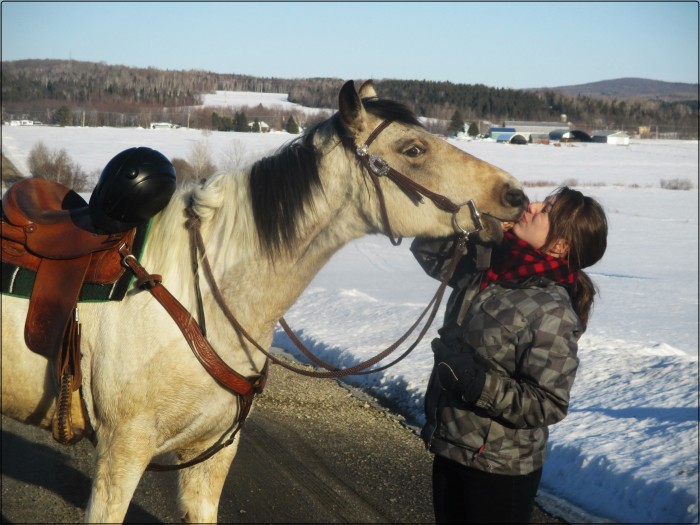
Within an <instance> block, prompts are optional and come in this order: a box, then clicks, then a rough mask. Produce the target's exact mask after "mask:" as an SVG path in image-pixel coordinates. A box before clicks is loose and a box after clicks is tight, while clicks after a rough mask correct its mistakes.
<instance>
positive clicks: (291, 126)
mask: <svg viewBox="0 0 700 525" xmlns="http://www.w3.org/2000/svg"><path fill="white" fill-rule="evenodd" d="M284 130H285V131H286V132H287V133H292V134H294V135H297V134H298V133H299V124H297V121H296V119H295V118H294V116H293V115H289V118H288V119H287V123H286V124H285V125H284Z"/></svg>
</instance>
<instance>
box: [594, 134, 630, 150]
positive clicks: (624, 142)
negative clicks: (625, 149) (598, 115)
mask: <svg viewBox="0 0 700 525" xmlns="http://www.w3.org/2000/svg"><path fill="white" fill-rule="evenodd" d="M592 140H593V142H600V143H603V144H617V145H620V146H628V145H629V143H630V137H629V135H628V134H627V133H625V132H624V131H594V132H593V139H592Z"/></svg>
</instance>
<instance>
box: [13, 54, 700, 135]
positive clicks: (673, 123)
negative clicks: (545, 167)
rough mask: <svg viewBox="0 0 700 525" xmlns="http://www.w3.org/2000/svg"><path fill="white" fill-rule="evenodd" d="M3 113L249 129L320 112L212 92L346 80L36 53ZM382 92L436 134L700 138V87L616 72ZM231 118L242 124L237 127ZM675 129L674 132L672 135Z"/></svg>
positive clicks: (307, 88) (320, 101)
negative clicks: (525, 126) (533, 124)
mask: <svg viewBox="0 0 700 525" xmlns="http://www.w3.org/2000/svg"><path fill="white" fill-rule="evenodd" d="M0 66H1V69H2V120H3V121H12V120H33V121H40V122H44V123H46V124H49V123H51V124H58V125H73V126H115V127H123V126H126V127H132V126H141V127H148V126H150V124H151V123H152V122H169V123H171V124H175V125H178V126H187V127H193V128H198V129H216V130H219V131H229V130H231V129H247V128H248V123H249V122H250V121H252V120H253V119H258V120H264V121H265V122H267V123H268V124H269V125H271V126H272V127H273V128H274V129H283V128H284V126H285V123H286V122H287V121H288V120H289V118H290V117H292V116H293V117H294V119H295V120H296V121H297V122H300V123H301V124H302V125H303V126H310V125H312V124H313V123H314V121H313V119H314V118H315V117H313V116H308V115H305V114H301V113H299V112H298V111H297V113H298V114H294V111H295V110H293V109H290V110H289V111H282V112H279V111H277V110H276V109H274V108H272V109H270V108H265V107H263V106H262V104H259V105H257V106H255V107H247V106H245V107H237V108H226V107H204V106H202V97H203V95H205V94H208V93H213V92H214V91H217V90H220V91H252V92H257V93H286V94H288V101H289V102H292V103H295V104H298V105H301V106H304V107H307V108H335V107H337V100H338V91H339V90H340V87H341V86H342V85H343V82H344V79H337V78H295V79H284V78H260V77H252V76H249V75H240V74H235V73H230V74H220V73H213V72H208V71H201V70H188V71H171V70H161V69H156V68H152V67H149V68H133V67H126V66H122V65H108V64H105V63H102V62H99V63H98V62H81V61H74V60H54V59H32V60H17V61H4V62H2V63H1V64H0ZM375 84H376V85H377V92H378V93H380V94H381V96H382V97H386V98H389V99H393V100H397V101H402V102H404V103H406V104H407V105H408V106H409V107H410V108H411V109H412V110H413V111H415V113H416V114H418V115H419V116H422V117H426V118H427V119H428V120H426V126H427V127H428V129H429V130H430V131H432V132H434V133H448V132H449V129H448V127H449V126H451V123H453V122H462V123H464V124H468V123H477V124H478V125H479V126H481V125H482V124H483V125H484V126H488V125H490V124H492V123H496V124H497V125H502V124H501V123H502V122H505V121H506V120H529V121H539V122H551V121H555V120H556V121H559V120H560V118H561V115H566V117H567V119H568V121H569V122H571V123H572V125H573V126H575V127H576V128H578V129H582V130H590V131H592V130H595V129H617V130H624V131H628V132H630V133H638V132H639V129H640V128H644V129H650V128H651V127H653V129H655V130H658V131H659V132H660V133H668V134H672V136H676V137H679V138H697V136H698V110H699V107H698V106H699V104H698V85H697V84H677V83H672V82H660V81H654V80H647V79H618V80H608V81H604V82H594V83H591V84H583V85H580V86H562V87H559V88H539V89H529V90H516V89H506V88H493V87H488V86H485V85H483V84H454V83H452V82H447V81H428V80H392V79H381V80H379V79H378V80H376V81H375ZM234 121H235V122H240V125H238V124H236V125H234ZM669 136H671V135H669Z"/></svg>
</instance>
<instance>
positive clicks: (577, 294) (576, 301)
mask: <svg viewBox="0 0 700 525" xmlns="http://www.w3.org/2000/svg"><path fill="white" fill-rule="evenodd" d="M597 292H598V290H597V288H596V286H595V284H593V281H591V278H590V277H588V274H587V273H586V272H584V271H583V270H579V271H578V274H577V276H576V281H574V284H573V285H572V286H571V287H570V288H569V297H570V298H571V305H572V306H573V308H574V312H576V315H578V317H579V319H581V322H582V323H583V330H584V331H585V330H586V328H587V327H588V319H589V317H590V315H591V309H592V308H593V300H594V298H595V295H596V293H597Z"/></svg>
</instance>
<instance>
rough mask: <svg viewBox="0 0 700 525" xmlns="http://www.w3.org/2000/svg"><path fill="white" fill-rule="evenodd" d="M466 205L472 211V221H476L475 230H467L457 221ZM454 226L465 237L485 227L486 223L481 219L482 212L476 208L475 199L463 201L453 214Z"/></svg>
mask: <svg viewBox="0 0 700 525" xmlns="http://www.w3.org/2000/svg"><path fill="white" fill-rule="evenodd" d="M464 206H467V207H468V208H469V211H470V212H471V215H472V221H474V229H473V230H468V231H467V230H465V229H464V228H462V227H461V226H460V225H459V222H457V214H458V213H459V211H460V210H461V209H462V208H463V207H464ZM452 227H453V228H454V229H455V231H456V232H457V233H458V234H459V235H461V236H463V237H465V238H466V237H469V236H470V235H473V234H475V233H479V232H480V231H482V230H483V229H484V223H483V222H482V221H481V213H479V210H478V209H477V208H476V204H475V203H474V201H473V200H468V201H467V202H463V203H462V204H460V205H459V210H457V211H456V212H454V213H453V214H452Z"/></svg>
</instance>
